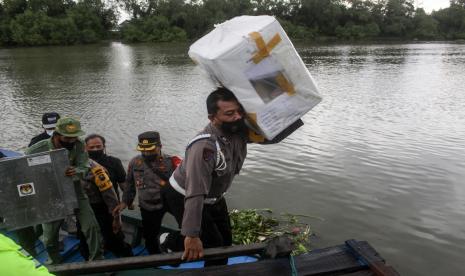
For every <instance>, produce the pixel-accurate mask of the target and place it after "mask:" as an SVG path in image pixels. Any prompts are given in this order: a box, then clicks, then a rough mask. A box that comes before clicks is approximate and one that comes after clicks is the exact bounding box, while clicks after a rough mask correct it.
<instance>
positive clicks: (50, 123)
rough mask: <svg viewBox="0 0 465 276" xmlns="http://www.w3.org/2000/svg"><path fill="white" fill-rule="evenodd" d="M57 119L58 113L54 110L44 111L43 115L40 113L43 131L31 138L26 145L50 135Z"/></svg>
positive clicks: (58, 117)
mask: <svg viewBox="0 0 465 276" xmlns="http://www.w3.org/2000/svg"><path fill="white" fill-rule="evenodd" d="M58 119H60V114H58V113H56V112H49V113H44V115H42V127H43V128H44V132H42V133H41V134H39V135H37V136H35V137H34V138H32V139H31V142H30V143H29V145H28V147H30V146H32V145H34V144H35V143H37V142H39V141H42V140H45V139H48V138H50V137H52V135H53V131H54V130H55V126H56V123H57V121H58Z"/></svg>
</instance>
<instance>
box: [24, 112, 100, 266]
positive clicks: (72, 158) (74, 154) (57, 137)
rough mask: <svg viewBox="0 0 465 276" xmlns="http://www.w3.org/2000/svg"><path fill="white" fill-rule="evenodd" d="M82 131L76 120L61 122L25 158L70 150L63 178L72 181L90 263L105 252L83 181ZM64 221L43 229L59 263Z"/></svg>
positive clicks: (85, 165) (85, 164) (85, 167)
mask: <svg viewBox="0 0 465 276" xmlns="http://www.w3.org/2000/svg"><path fill="white" fill-rule="evenodd" d="M84 134H85V133H84V131H82V130H81V123H80V122H79V121H78V120H76V119H73V118H67V117H65V118H61V119H59V120H58V121H57V124H56V129H55V131H54V132H53V135H52V137H51V138H49V139H46V140H42V141H40V142H38V143H36V144H34V145H33V146H31V147H30V148H28V149H27V150H26V154H33V153H39V152H45V151H50V150H54V149H60V148H66V149H67V150H68V156H69V162H70V166H69V167H68V168H67V169H66V171H65V172H64V174H65V175H66V176H68V177H72V179H73V182H74V189H75V191H76V195H77V197H78V205H79V210H78V211H77V214H76V217H77V219H78V231H82V233H83V235H84V236H85V238H86V241H87V244H88V246H89V249H90V250H89V251H90V256H89V259H90V260H96V259H102V258H103V250H102V246H101V239H102V238H101V235H100V228H99V226H98V223H97V221H96V219H95V216H94V212H93V211H92V208H91V207H90V204H89V199H88V198H87V196H86V194H85V192H84V191H83V189H82V187H81V183H80V181H81V180H82V179H84V177H85V176H86V175H87V173H88V171H89V158H88V156H87V153H86V152H85V148H84V142H83V141H82V140H80V139H79V137H80V136H82V135H84ZM62 223H63V220H59V221H54V222H50V223H46V224H43V225H42V228H43V231H44V233H43V237H44V244H45V246H46V248H47V251H48V253H49V256H50V258H51V261H52V262H53V263H60V262H61V257H60V254H59V246H58V232H59V229H60V226H61V224H62Z"/></svg>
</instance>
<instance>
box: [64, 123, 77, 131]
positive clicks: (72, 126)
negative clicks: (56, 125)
mask: <svg viewBox="0 0 465 276" xmlns="http://www.w3.org/2000/svg"><path fill="white" fill-rule="evenodd" d="M65 129H66V131H67V132H70V133H73V132H76V130H77V127H76V126H75V125H73V124H69V125H67V126H66V127H65Z"/></svg>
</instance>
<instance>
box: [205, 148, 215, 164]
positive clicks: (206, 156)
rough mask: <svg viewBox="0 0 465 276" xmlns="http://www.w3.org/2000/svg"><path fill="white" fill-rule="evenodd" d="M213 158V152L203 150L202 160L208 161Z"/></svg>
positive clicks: (206, 149)
mask: <svg viewBox="0 0 465 276" xmlns="http://www.w3.org/2000/svg"><path fill="white" fill-rule="evenodd" d="M214 157H215V151H214V150H212V149H209V148H204V149H203V160H205V161H210V160H213V158H214Z"/></svg>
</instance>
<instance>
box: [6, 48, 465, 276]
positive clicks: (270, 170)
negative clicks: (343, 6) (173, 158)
mask: <svg viewBox="0 0 465 276" xmlns="http://www.w3.org/2000/svg"><path fill="white" fill-rule="evenodd" d="M187 47H188V45H179V44H177V45H173V44H162V45H150V44H140V45H125V44H121V43H110V44H102V45H92V46H72V47H44V48H26V49H24V48H19V49H0V106H1V113H0V147H5V148H10V149H15V150H22V149H24V148H25V145H27V144H28V142H29V139H30V138H31V137H32V136H34V135H35V134H38V133H39V132H40V131H41V129H40V117H41V114H42V113H43V112H47V111H57V112H59V113H60V114H62V115H71V116H74V117H78V118H80V119H81V122H82V125H83V128H84V129H85V130H86V131H87V133H93V132H97V133H100V134H103V135H104V136H105V137H106V138H107V140H108V145H107V146H108V150H109V153H111V154H113V155H115V156H118V157H120V158H121V159H122V160H123V161H124V163H126V164H127V162H128V161H129V160H130V158H131V157H132V156H134V155H135V154H136V153H137V152H136V150H135V146H136V143H137V138H136V137H137V134H139V133H141V132H143V131H147V130H157V131H159V132H160V133H161V135H162V142H163V144H164V147H163V150H164V151H165V152H167V153H172V154H180V155H182V154H183V150H184V146H185V144H186V143H187V142H188V140H189V139H190V138H191V137H193V136H194V135H195V133H196V132H197V131H198V130H200V129H201V128H202V127H203V126H204V125H205V124H206V123H207V116H206V110H205V106H204V105H205V103H204V102H205V97H206V95H207V94H208V92H209V91H211V86H210V84H209V83H208V82H207V81H206V80H205V78H204V76H203V75H202V74H201V73H200V72H199V71H198V69H196V68H195V66H194V65H193V64H192V62H191V61H190V60H189V58H188V57H187V54H186V53H187ZM297 49H298V52H299V53H300V55H301V56H302V58H303V60H304V62H305V64H306V65H307V66H308V68H309V70H310V72H311V73H312V75H313V77H314V78H315V80H316V81H317V82H318V84H319V87H320V89H321V93H322V95H323V97H324V99H323V101H322V102H321V103H320V104H319V105H318V106H316V107H315V108H314V109H313V110H312V111H310V112H309V113H308V114H307V115H306V116H305V117H304V118H303V121H304V122H305V125H304V126H303V127H302V128H301V129H299V130H298V131H297V132H295V133H294V134H293V135H291V136H290V137H289V138H287V139H286V140H285V141H284V142H282V143H281V144H278V145H268V146H259V145H251V146H250V147H249V155H248V159H247V160H246V163H245V166H244V169H243V170H242V172H241V175H240V176H238V177H237V178H236V181H235V184H234V186H233V188H232V189H231V190H230V193H229V194H228V196H227V197H228V201H229V205H230V207H231V208H234V207H235V208H268V207H269V208H272V209H273V210H274V211H275V212H277V213H279V212H290V213H297V214H306V215H310V216H313V217H315V218H310V219H308V222H309V223H310V224H311V225H312V228H313V230H314V232H315V234H316V236H315V238H314V241H313V246H314V247H322V246H330V245H334V244H339V243H342V242H344V241H345V240H347V239H351V238H354V239H358V240H367V241H369V242H370V243H371V244H372V245H373V246H374V247H375V248H376V249H377V250H378V251H379V252H380V253H381V255H382V256H383V257H385V258H386V259H387V260H388V262H389V264H391V265H392V266H394V267H395V268H396V269H397V270H398V271H399V272H400V273H401V274H402V275H464V274H465V272H463V271H462V270H465V268H464V267H463V262H464V261H465V257H464V253H465V183H464V182H465V143H464V137H465V88H464V83H465V45H464V44H440V43H435V44H391V45H331V46H309V45H297Z"/></svg>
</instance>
